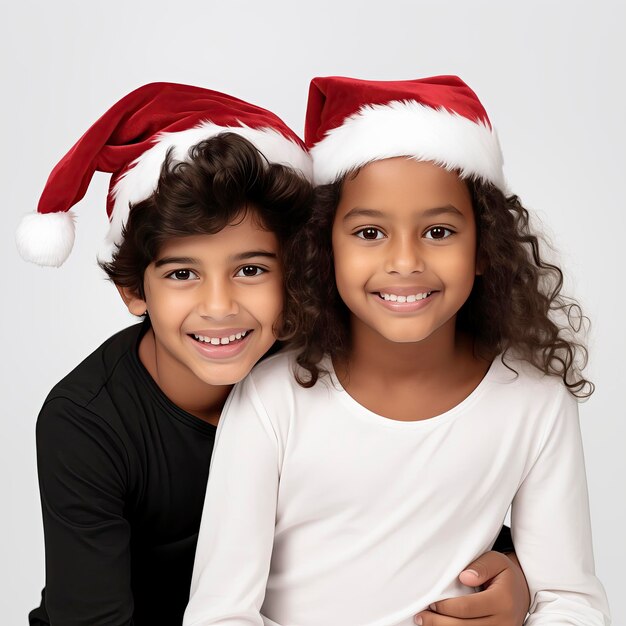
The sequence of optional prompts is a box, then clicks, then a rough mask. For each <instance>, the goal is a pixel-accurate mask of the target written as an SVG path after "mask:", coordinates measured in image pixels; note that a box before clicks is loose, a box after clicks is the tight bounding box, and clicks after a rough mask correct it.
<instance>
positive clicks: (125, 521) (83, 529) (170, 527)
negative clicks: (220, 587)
mask: <svg viewBox="0 0 626 626" xmlns="http://www.w3.org/2000/svg"><path fill="white" fill-rule="evenodd" d="M145 328H146V326H145V325H144V327H143V329H142V325H140V324H139V325H136V326H133V327H131V328H128V329H126V330H124V331H122V332H120V333H118V334H116V335H114V336H113V337H111V338H110V339H109V340H108V341H106V342H105V343H104V344H103V345H102V346H100V347H99V348H98V349H97V350H96V351H95V352H94V353H93V354H92V355H91V356H89V357H88V358H87V359H86V360H85V361H83V362H82V363H81V364H80V365H79V366H78V367H77V368H76V369H75V370H74V371H72V372H71V373H70V374H69V375H68V376H67V377H66V378H64V379H63V380H62V381H61V382H60V383H59V384H58V385H56V386H55V387H54V389H53V390H52V391H51V393H50V395H49V396H48V398H47V399H46V401H45V403H44V406H43V408H42V410H41V413H40V415H39V419H38V421H37V461H38V470H39V483H40V491H41V502H42V509H43V521H44V536H45V546H46V588H45V596H44V600H43V601H42V606H41V607H39V608H38V609H35V610H34V611H33V612H32V613H31V614H30V623H31V624H33V625H34V624H48V623H51V624H53V625H54V626H56V625H59V626H67V625H70V624H71V625H79V624H80V625H87V624H89V625H90V626H95V625H97V626H100V625H102V626H104V625H105V624H106V625H111V626H113V625H115V626H118V625H122V624H131V623H132V624H134V626H142V625H144V624H150V625H151V626H155V625H156V624H158V625H159V626H170V625H172V626H173V625H177V624H181V623H182V616H183V612H184V610H185V606H186V604H187V600H188V598H189V585H190V582H191V572H192V569H193V558H194V551H195V546H196V540H197V533H198V528H199V526H200V517H201V513H202V505H203V502H204V494H205V491H206V482H207V477H208V472H209V462H210V458H211V453H212V450H213V443H214V440H215V427H214V426H212V425H210V424H208V423H207V422H204V421H202V420H200V419H199V418H196V417H194V416H193V415H190V414H188V413H186V412H185V411H182V410H181V409H179V408H178V407H176V406H175V405H174V404H172V403H171V402H170V401H169V400H168V399H167V398H166V397H165V396H164V394H163V393H162V392H161V391H160V389H159V388H158V387H157V385H156V383H155V382H154V381H153V379H152V378H151V377H150V375H149V374H148V372H147V371H146V370H145V369H144V367H143V366H142V365H141V363H140V361H139V357H138V354H137V347H138V342H139V339H140V338H141V336H142V335H143V332H144V331H145Z"/></svg>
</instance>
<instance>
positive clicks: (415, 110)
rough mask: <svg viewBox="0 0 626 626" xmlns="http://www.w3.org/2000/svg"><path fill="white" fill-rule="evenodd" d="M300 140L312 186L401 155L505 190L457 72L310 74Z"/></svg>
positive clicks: (496, 148)
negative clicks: (377, 76) (397, 77)
mask: <svg viewBox="0 0 626 626" xmlns="http://www.w3.org/2000/svg"><path fill="white" fill-rule="evenodd" d="M305 142H306V145H307V147H308V148H309V150H310V152H311V156H312V157H313V179H314V181H315V183H316V184H318V185H323V184H327V183H331V182H333V181H335V180H337V179H338V178H340V177H341V176H343V175H344V174H346V173H347V172H349V171H351V170H354V169H356V168H358V167H361V166H363V165H365V164H367V163H370V162H372V161H377V160H380V159H387V158H391V157H397V156H407V157H411V158H414V159H417V160H420V161H433V162H434V163H437V164H438V165H441V166H442V167H445V168H446V169H450V170H458V171H459V173H460V175H461V176H462V177H465V178H472V177H473V178H479V179H482V180H484V181H488V182H491V183H493V184H494V185H496V186H497V187H499V188H501V189H504V188H505V183H504V174H503V171H502V165H503V160H502V152H501V150H500V144H499V142H498V137H497V135H496V133H495V131H494V130H493V128H492V127H491V123H490V121H489V117H488V116H487V113H486V111H485V109H484V108H483V106H482V104H481V103H480V100H478V97H477V96H476V94H475V93H474V92H473V91H472V90H471V89H470V88H469V87H468V86H467V85H466V84H465V83H464V82H463V81H462V80H461V79H460V78H458V77H456V76H435V77H432V78H422V79H418V80H405V81H370V80H357V79H354V78H342V77H338V76H330V77H327V78H314V79H313V80H312V81H311V86H310V89H309V102H308V107H307V114H306V124H305Z"/></svg>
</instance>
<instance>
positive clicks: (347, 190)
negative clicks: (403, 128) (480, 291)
mask: <svg viewBox="0 0 626 626" xmlns="http://www.w3.org/2000/svg"><path fill="white" fill-rule="evenodd" d="M332 241H333V255H334V260H335V276H336V281H337V288H338V290H339V294H340V295H341V298H342V300H343V301H344V302H345V304H346V305H347V306H348V308H349V309H350V311H351V326H352V332H353V333H354V332H359V327H367V328H368V329H369V331H370V332H371V331H374V333H375V335H377V336H378V337H379V338H380V339H384V340H387V341H391V342H394V343H410V342H420V341H422V340H424V339H426V338H428V337H430V336H431V335H433V334H435V333H437V331H439V330H440V329H444V328H445V329H447V331H446V333H449V332H452V334H453V333H454V321H455V318H456V314H457V312H458V311H459V309H460V308H461V307H462V306H463V304H464V303H465V301H466V300H467V298H468V297H469V294H470V292H471V290H472V287H473V285H474V278H475V275H476V227H475V223H474V214H473V209H472V204H471V198H470V195H469V192H468V189H467V186H466V185H465V183H464V182H463V181H462V180H461V179H460V178H459V177H458V176H457V175H456V174H455V173H454V172H450V171H447V170H445V169H443V168H441V167H438V166H437V165H434V164H433V163H429V162H420V161H415V160H411V159H408V158H403V157H400V158H392V159H384V160H381V161H375V162H373V163H370V164H368V165H366V166H364V167H363V168H361V170H359V172H358V173H357V175H356V176H354V177H350V176H348V177H347V178H346V180H345V181H344V183H343V187H342V194H341V200H340V202H339V205H338V207H337V212H336V215H335V220H334V224H333V231H332Z"/></svg>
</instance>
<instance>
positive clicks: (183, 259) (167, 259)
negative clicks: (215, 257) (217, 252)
mask: <svg viewBox="0 0 626 626" xmlns="http://www.w3.org/2000/svg"><path fill="white" fill-rule="evenodd" d="M170 263H175V264H177V265H198V264H199V263H200V261H198V259H194V258H193V257H189V256H164V257H163V258H162V259H158V260H157V261H155V262H154V267H161V266H162V265H169V264H170Z"/></svg>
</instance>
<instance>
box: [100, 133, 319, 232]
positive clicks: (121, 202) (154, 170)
mask: <svg viewBox="0 0 626 626" xmlns="http://www.w3.org/2000/svg"><path fill="white" fill-rule="evenodd" d="M224 132H232V133H236V134H238V135H241V136H242V137H244V138H245V139H247V140H248V141H250V142H251V143H252V144H253V145H254V146H255V147H256V148H257V149H258V150H259V151H260V152H261V153H262V154H263V155H264V156H265V158H266V159H267V160H268V161H269V162H270V163H281V164H283V165H287V166H289V167H292V168H293V169H296V170H299V171H300V172H301V173H302V175H303V176H304V177H305V178H306V179H307V180H311V179H312V177H313V166H312V163H311V157H310V156H309V154H308V152H307V151H306V150H305V149H304V148H303V147H302V146H299V145H298V144H297V143H296V142H295V141H292V140H291V139H288V138H287V137H285V136H284V135H283V134H282V133H279V132H278V131H276V130H274V129H273V128H250V127H249V126H245V125H242V126H230V127H226V126H217V125H216V124H213V123H211V122H203V123H201V124H199V125H198V126H196V127H195V128H190V129H188V130H184V131H180V132H176V133H162V134H160V135H159V136H158V139H157V142H156V143H155V144H154V146H153V147H152V148H150V149H149V150H146V151H145V152H144V153H143V154H142V155H141V156H140V157H139V158H138V159H136V160H135V161H134V162H133V163H132V164H131V168H130V169H129V170H128V171H127V172H126V173H125V175H124V176H123V177H122V178H121V179H120V180H119V182H118V183H117V184H116V185H115V188H114V190H113V196H114V203H113V213H112V215H111V227H110V229H109V234H108V236H107V240H108V241H109V242H110V243H119V242H120V241H121V239H122V228H123V226H124V224H125V223H126V219H127V218H128V211H129V205H130V204H136V203H137V202H141V201H142V200H145V199H146V198H148V197H149V196H150V195H151V194H152V193H154V191H155V189H156V186H157V183H158V180H159V175H160V173H161V167H162V165H163V163H164V161H165V156H166V154H167V151H168V150H169V149H172V158H173V159H174V161H175V162H176V161H179V162H182V161H185V160H187V159H188V158H189V150H190V148H192V147H193V146H195V145H197V144H198V143H200V142H201V141H203V140H205V139H209V138H211V137H214V136H215V135H218V134H220V133H224Z"/></svg>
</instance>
